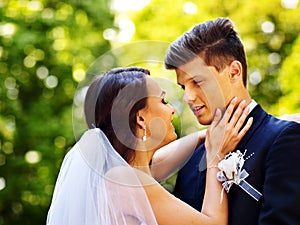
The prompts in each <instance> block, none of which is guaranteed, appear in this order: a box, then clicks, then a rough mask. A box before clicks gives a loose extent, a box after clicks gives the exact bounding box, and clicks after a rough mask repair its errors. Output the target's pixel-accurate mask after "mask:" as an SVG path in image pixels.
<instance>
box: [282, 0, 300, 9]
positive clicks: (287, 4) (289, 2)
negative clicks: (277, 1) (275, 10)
mask: <svg viewBox="0 0 300 225" xmlns="http://www.w3.org/2000/svg"><path fill="white" fill-rule="evenodd" d="M298 3H299V0H281V5H282V6H283V7H284V8H286V9H295V8H297V6H298Z"/></svg>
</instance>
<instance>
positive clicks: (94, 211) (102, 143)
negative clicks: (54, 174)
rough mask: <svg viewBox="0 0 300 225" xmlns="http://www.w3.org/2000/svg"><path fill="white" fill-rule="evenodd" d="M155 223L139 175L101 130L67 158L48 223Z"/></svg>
mask: <svg viewBox="0 0 300 225" xmlns="http://www.w3.org/2000/svg"><path fill="white" fill-rule="evenodd" d="M137 224H139V225H141V224H147V225H157V222H156V220H155V217H154V214H153V211H152V209H151V205H150V203H149V200H148V198H147V195H146V193H145V190H144V188H143V185H142V184H141V182H140V179H139V178H138V176H137V171H136V169H134V168H132V167H131V166H129V165H128V164H127V163H126V162H125V160H123V159H122V158H121V157H120V155H119V154H118V153H117V152H116V151H115V150H114V149H113V147H112V146H111V144H110V142H109V141H108V139H107V138H106V136H105V135H104V133H103V132H102V131H101V130H100V129H98V128H95V129H90V130H88V131H86V132H85V133H84V134H83V136H82V137H81V139H80V140H79V141H78V142H77V144H76V145H75V146H74V147H73V148H72V149H71V150H70V151H69V152H68V154H67V155H66V156H65V159H64V161H63V164H62V166H61V170H60V172H59V176H58V179H57V182H56V186H55V190H54V195H53V199H52V203H51V206H50V209H49V212H48V217H47V225H137Z"/></svg>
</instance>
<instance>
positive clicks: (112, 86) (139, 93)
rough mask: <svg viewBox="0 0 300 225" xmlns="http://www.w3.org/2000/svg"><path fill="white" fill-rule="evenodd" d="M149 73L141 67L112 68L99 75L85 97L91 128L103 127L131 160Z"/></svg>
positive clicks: (87, 118)
mask: <svg viewBox="0 0 300 225" xmlns="http://www.w3.org/2000/svg"><path fill="white" fill-rule="evenodd" d="M147 75H150V71H149V70H147V69H144V68H139V67H128V68H115V69H112V70H110V71H108V72H106V73H104V74H103V75H99V76H97V77H96V79H95V80H94V81H93V82H92V83H91V85H90V87H89V88H88V91H87V94H86V98H85V104H84V112H85V119H86V122H87V125H88V127H89V128H95V127H97V128H100V129H101V130H102V131H103V132H104V133H105V135H106V136H107V138H108V139H109V141H110V143H111V144H112V146H113V147H114V148H115V149H116V151H117V152H118V153H119V154H120V155H121V156H122V157H123V158H124V160H125V161H126V162H128V163H130V162H132V160H133V159H134V157H135V147H136V142H137V137H136V114H137V112H138V111H139V110H140V109H143V108H145V107H146V100H147V87H146V76H147ZM130 131H131V132H130Z"/></svg>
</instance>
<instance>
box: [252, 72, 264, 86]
mask: <svg viewBox="0 0 300 225" xmlns="http://www.w3.org/2000/svg"><path fill="white" fill-rule="evenodd" d="M261 80H262V78H261V74H260V72H259V71H255V72H253V73H251V74H250V83H251V84H253V85H257V84H259V83H260V82H261Z"/></svg>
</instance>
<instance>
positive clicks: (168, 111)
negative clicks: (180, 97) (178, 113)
mask: <svg viewBox="0 0 300 225" xmlns="http://www.w3.org/2000/svg"><path fill="white" fill-rule="evenodd" d="M146 81H147V92H148V98H147V105H146V108H145V122H146V129H147V134H148V135H147V138H148V137H149V138H150V139H149V141H150V140H151V142H152V143H151V144H153V145H154V148H160V147H162V146H164V145H166V144H168V143H170V142H171V141H174V140H175V139H176V137H177V135H176V133H175V129H174V126H173V124H172V121H173V114H174V113H175V110H174V108H173V107H172V106H171V105H170V104H168V103H167V102H166V101H165V98H164V97H165V92H164V91H163V90H162V89H161V88H160V86H159V85H158V83H157V82H156V81H155V80H153V79H152V78H151V77H147V78H146Z"/></svg>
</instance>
